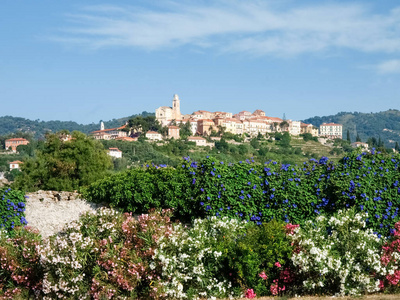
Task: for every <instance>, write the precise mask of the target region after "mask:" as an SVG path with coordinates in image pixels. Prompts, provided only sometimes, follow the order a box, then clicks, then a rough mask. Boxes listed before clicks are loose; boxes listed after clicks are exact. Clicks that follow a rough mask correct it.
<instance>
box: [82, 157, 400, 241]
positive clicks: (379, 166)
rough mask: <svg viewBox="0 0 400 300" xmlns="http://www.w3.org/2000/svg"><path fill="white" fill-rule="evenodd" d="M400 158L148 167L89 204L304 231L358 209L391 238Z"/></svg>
mask: <svg viewBox="0 0 400 300" xmlns="http://www.w3.org/2000/svg"><path fill="white" fill-rule="evenodd" d="M399 162H400V155H399V154H398V153H397V154H383V153H379V152H375V151H374V150H372V151H371V153H369V152H356V151H355V152H353V153H351V154H350V155H349V156H347V157H344V158H343V159H341V160H340V161H339V162H338V163H333V162H331V161H330V160H329V159H328V158H327V157H322V158H321V159H319V160H316V159H311V160H310V161H308V162H304V163H303V164H301V165H289V164H280V163H278V162H275V161H268V162H266V163H265V164H259V163H256V162H254V161H253V160H251V159H248V160H246V161H239V162H235V163H227V162H224V161H218V160H216V159H214V158H211V157H210V158H206V159H204V160H203V161H201V162H196V161H192V160H191V159H190V158H189V157H186V158H184V159H183V161H182V164H181V165H179V166H178V167H176V168H171V167H166V166H155V165H148V166H146V167H144V168H142V169H135V170H129V171H127V172H124V173H120V174H116V175H114V176H111V177H109V178H108V179H105V180H100V181H98V182H96V183H95V184H93V185H91V186H90V187H89V188H88V189H87V190H86V191H85V192H84V196H85V197H86V198H87V199H90V200H92V201H98V202H108V203H110V205H111V206H113V207H119V208H122V209H123V210H125V211H133V212H136V213H142V212H145V211H146V210H147V209H148V208H150V207H157V208H171V209H174V211H175V215H174V217H175V218H178V219H180V220H182V221H187V222H189V221H191V220H193V219H195V218H198V217H209V216H216V217H222V216H227V217H230V218H238V219H241V220H246V221H249V222H250V221H251V222H254V223H255V224H258V225H260V224H261V223H262V222H265V221H270V220H271V219H278V220H281V221H284V222H286V223H293V224H300V225H301V224H304V223H305V221H307V220H312V219H315V218H316V217H318V216H319V215H326V216H330V215H333V214H334V213H336V212H337V211H338V210H340V209H348V208H351V207H355V208H356V210H357V211H359V212H368V213H369V218H368V220H367V226H368V227H369V228H372V229H373V231H374V232H375V233H376V234H377V235H384V236H388V235H389V233H390V228H393V226H394V224H395V223H396V222H397V221H399V220H400V217H399V215H398V211H399V207H400V184H399V181H400V172H399V170H400V168H399Z"/></svg>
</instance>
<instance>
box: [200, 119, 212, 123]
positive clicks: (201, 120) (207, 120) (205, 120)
mask: <svg viewBox="0 0 400 300" xmlns="http://www.w3.org/2000/svg"><path fill="white" fill-rule="evenodd" d="M199 122H212V123H214V121H213V120H210V119H200V120H199Z"/></svg>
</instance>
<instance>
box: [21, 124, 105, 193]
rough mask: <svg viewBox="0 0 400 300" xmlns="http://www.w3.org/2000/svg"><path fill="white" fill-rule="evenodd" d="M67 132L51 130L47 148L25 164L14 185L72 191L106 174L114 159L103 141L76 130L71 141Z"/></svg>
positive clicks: (23, 188)
mask: <svg viewBox="0 0 400 300" xmlns="http://www.w3.org/2000/svg"><path fill="white" fill-rule="evenodd" d="M64 135H65V134H64V133H59V134H48V135H47V136H46V142H45V144H44V149H43V150H42V151H38V152H37V154H36V156H35V157H32V158H28V159H26V160H25V161H24V164H23V165H22V174H21V175H20V176H18V177H17V178H16V181H15V184H14V186H15V187H17V188H19V189H22V190H37V189H45V190H57V191H63V190H64V191H73V190H78V189H79V188H80V187H81V186H85V185H89V184H90V183H92V182H94V181H96V180H97V179H100V178H103V177H104V176H105V175H106V174H107V171H108V170H109V169H110V168H111V159H110V157H109V156H108V155H107V152H106V151H105V150H104V147H103V146H102V144H101V143H100V142H98V141H95V140H93V139H91V138H88V137H87V136H86V135H85V134H83V133H81V132H78V131H74V132H73V133H72V135H71V137H72V139H71V140H69V141H65V140H63V137H64Z"/></svg>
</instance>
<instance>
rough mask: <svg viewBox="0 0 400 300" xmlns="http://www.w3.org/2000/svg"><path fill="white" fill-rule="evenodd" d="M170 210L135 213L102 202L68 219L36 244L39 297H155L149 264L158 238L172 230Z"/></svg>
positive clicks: (157, 292) (155, 285)
mask: <svg viewBox="0 0 400 300" xmlns="http://www.w3.org/2000/svg"><path fill="white" fill-rule="evenodd" d="M170 215H171V212H170V211H168V210H165V211H162V212H161V213H160V212H155V211H153V212H151V213H150V214H148V215H141V216H139V217H138V218H134V217H133V216H132V215H131V214H121V213H119V212H117V211H114V210H111V209H104V208H103V209H99V210H98V211H97V213H96V214H90V213H87V214H85V215H84V216H82V217H81V219H80V220H79V221H77V222H73V223H71V224H70V225H68V226H67V227H66V229H65V230H64V232H63V233H62V234H61V235H55V236H53V237H51V238H50V239H49V240H47V241H46V242H45V244H44V245H43V246H42V247H41V249H40V253H41V263H42V264H43V267H44V278H43V293H44V295H45V296H44V299H55V298H60V299H61V298H75V299H78V298H79V299H86V298H89V297H92V298H94V299H113V298H114V297H128V298H141V296H143V295H146V297H147V296H151V297H152V298H153V299H156V298H158V297H160V296H161V295H162V293H163V289H162V286H160V284H159V282H158V280H159V268H157V267H155V268H150V265H151V263H152V261H153V259H152V256H153V255H154V250H155V248H156V247H157V242H158V240H159V239H160V238H161V237H163V236H168V235H169V234H170V231H171V230H172V225H171V222H170V218H169V217H170ZM152 265H154V264H152Z"/></svg>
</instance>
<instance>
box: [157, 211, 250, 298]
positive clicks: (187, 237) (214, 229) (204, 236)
mask: <svg viewBox="0 0 400 300" xmlns="http://www.w3.org/2000/svg"><path fill="white" fill-rule="evenodd" d="M244 228H245V223H241V222H239V221H237V220H235V219H230V220H229V219H228V218H226V217H225V218H222V219H219V218H216V217H211V218H210V219H209V220H207V219H196V220H195V221H194V224H193V227H191V228H186V226H184V225H181V224H178V225H176V226H174V230H173V231H172V233H171V235H170V236H169V237H168V238H166V237H165V238H162V239H160V244H159V248H158V249H157V250H156V251H155V259H156V261H157V262H158V263H159V264H160V265H161V268H162V276H161V279H162V280H163V281H164V283H163V285H164V288H165V293H166V296H167V297H169V298H174V299H185V298H187V299H199V297H201V298H206V297H207V298H210V297H219V298H226V297H233V296H239V295H241V294H242V291H241V289H238V288H234V287H233V286H232V284H231V280H230V278H229V274H228V273H229V272H228V270H227V269H226V265H225V264H224V260H225V259H224V258H225V255H224V253H226V251H227V250H226V248H227V247H226V245H227V244H230V243H232V241H233V240H234V239H235V238H236V237H237V236H238V235H240V232H241V231H243V229H244ZM231 275H232V274H231Z"/></svg>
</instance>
